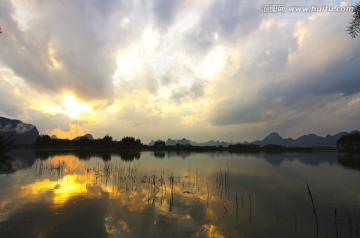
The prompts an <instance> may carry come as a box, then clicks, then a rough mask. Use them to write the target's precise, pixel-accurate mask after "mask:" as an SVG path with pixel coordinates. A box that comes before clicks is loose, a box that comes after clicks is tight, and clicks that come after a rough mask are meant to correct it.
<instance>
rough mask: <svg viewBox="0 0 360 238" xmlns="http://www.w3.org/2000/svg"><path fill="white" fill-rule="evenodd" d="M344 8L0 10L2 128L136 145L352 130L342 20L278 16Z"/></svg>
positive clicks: (358, 114)
mask: <svg viewBox="0 0 360 238" xmlns="http://www.w3.org/2000/svg"><path fill="white" fill-rule="evenodd" d="M284 2H285V3H286V9H285V11H284V12H275V13H269V12H266V11H264V9H265V10H266V9H267V8H264V5H266V4H271V5H274V4H284ZM355 3H356V1H343V2H342V1H298V0H288V1H279V0H271V1H270V0H256V1H254V0H196V1H192V0H133V1H131V0H107V1H101V0H91V1H90V0H89V1H82V0H77V1H73V0H53V1H42V0H37V1H35V0H29V1H22V0H12V1H8V0H0V26H1V31H2V33H1V34H0V116H3V117H8V118H14V119H19V120H22V121H24V122H26V123H31V124H34V125H35V126H36V127H37V128H38V130H39V132H40V134H48V135H56V136H57V137H59V138H74V137H76V136H79V135H84V134H86V133H91V134H92V135H93V136H94V137H95V138H102V137H103V136H105V135H106V134H108V135H111V136H112V137H113V138H114V139H117V140H119V139H121V138H123V137H124V136H133V137H136V138H140V139H141V140H142V141H143V142H149V141H150V140H156V139H167V138H173V139H177V138H183V137H185V138H187V139H191V140H196V141H199V142H203V141H208V140H211V139H216V140H225V141H234V142H235V141H245V140H247V141H251V140H255V139H262V138H264V137H265V136H266V135H268V134H269V133H271V132H274V131H276V132H278V133H279V134H280V135H282V136H283V137H292V138H297V137H298V136H300V135H304V134H309V133H316V134H318V135H323V136H324V135H327V134H335V133H337V132H340V131H352V130H355V129H360V128H359V119H360V67H359V65H360V37H359V38H355V39H353V38H351V36H350V35H349V34H348V32H346V27H347V26H348V25H349V21H350V20H351V17H352V12H324V11H313V12H304V11H303V12H290V10H289V9H288V8H289V7H291V6H299V5H301V6H312V5H313V6H323V5H324V6H349V5H350V6H352V5H354V4H355ZM267 6H268V5H267Z"/></svg>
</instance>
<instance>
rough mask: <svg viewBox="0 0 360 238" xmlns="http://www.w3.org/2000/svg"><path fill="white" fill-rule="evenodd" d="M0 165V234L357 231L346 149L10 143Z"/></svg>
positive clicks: (358, 201)
mask: <svg viewBox="0 0 360 238" xmlns="http://www.w3.org/2000/svg"><path fill="white" fill-rule="evenodd" d="M0 172H1V175H0V236H1V237H360V234H359V231H360V159H359V156H355V155H345V154H338V153H335V152H331V153H320V152H319V153H248V154H236V153H228V152H209V153H190V152H185V151H182V152H174V151H170V152H165V151H164V152H162V151H157V152H141V153H140V152H138V153H134V152H128V153H126V152H124V153H119V154H107V153H104V154H101V153H95V154H89V153H85V152H80V153H62V154H56V153H46V152H41V153H39V152H36V153H33V152H31V151H13V152H11V153H10V154H8V155H7V156H2V158H1V160H0ZM309 191H310V192H309ZM314 208H315V213H314ZM315 214H316V218H315ZM317 227H318V228H317Z"/></svg>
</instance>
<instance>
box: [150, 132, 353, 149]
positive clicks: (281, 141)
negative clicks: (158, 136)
mask: <svg viewBox="0 0 360 238" xmlns="http://www.w3.org/2000/svg"><path fill="white" fill-rule="evenodd" d="M355 132H357V131H352V132H350V133H355ZM346 134H348V132H340V133H337V134H335V135H327V136H325V137H323V136H318V135H316V134H308V135H303V136H300V137H298V138H297V139H292V138H283V137H281V136H280V135H279V133H277V132H273V133H270V134H269V135H268V136H266V137H265V138H264V139H263V140H256V141H253V142H243V143H242V144H256V145H260V146H264V145H282V146H286V147H298V148H307V147H336V141H337V140H338V139H339V138H340V137H341V136H343V135H346ZM154 143H155V141H151V142H150V143H149V145H150V146H152V145H154ZM165 144H166V146H176V145H192V146H222V147H228V146H229V145H232V144H236V143H233V142H226V141H218V140H217V141H215V140H209V141H207V142H196V141H191V140H188V139H185V138H183V139H170V138H169V139H167V140H166V142H165Z"/></svg>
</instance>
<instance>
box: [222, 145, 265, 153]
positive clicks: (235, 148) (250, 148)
mask: <svg viewBox="0 0 360 238" xmlns="http://www.w3.org/2000/svg"><path fill="white" fill-rule="evenodd" d="M228 149H229V150H230V151H259V150H260V146H259V145H256V144H235V145H229V146H228Z"/></svg>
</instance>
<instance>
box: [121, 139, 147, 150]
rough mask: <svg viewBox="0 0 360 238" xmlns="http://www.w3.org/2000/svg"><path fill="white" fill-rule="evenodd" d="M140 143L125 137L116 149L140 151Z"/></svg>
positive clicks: (138, 140)
mask: <svg viewBox="0 0 360 238" xmlns="http://www.w3.org/2000/svg"><path fill="white" fill-rule="evenodd" d="M142 145H143V144H142V143H141V140H140V139H135V138H134V137H131V136H126V137H124V138H122V139H121V141H119V143H118V147H119V148H120V149H140V148H141V147H142Z"/></svg>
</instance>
